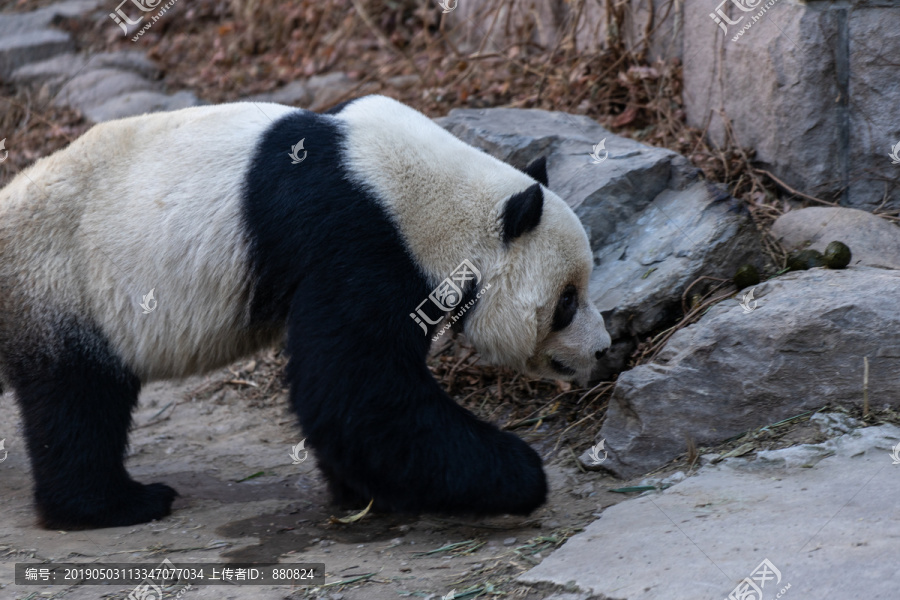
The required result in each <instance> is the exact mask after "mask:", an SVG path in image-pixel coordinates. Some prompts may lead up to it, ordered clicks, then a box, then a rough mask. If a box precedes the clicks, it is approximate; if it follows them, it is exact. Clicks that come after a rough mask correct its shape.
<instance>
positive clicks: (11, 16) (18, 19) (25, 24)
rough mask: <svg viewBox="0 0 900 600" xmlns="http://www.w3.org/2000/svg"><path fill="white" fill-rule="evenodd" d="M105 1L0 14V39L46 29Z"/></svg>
mask: <svg viewBox="0 0 900 600" xmlns="http://www.w3.org/2000/svg"><path fill="white" fill-rule="evenodd" d="M104 4H105V0H65V1H63V2H55V3H53V4H51V5H50V6H45V7H43V8H39V9H37V10H33V11H31V12H22V13H4V14H0V39H2V38H4V37H7V36H9V35H15V34H20V33H25V32H28V31H37V30H39V29H46V28H48V27H50V26H51V25H53V23H54V21H56V19H58V18H59V17H76V16H79V15H83V14H85V13H89V12H91V11H93V10H96V9H97V8H99V7H102V6H104Z"/></svg>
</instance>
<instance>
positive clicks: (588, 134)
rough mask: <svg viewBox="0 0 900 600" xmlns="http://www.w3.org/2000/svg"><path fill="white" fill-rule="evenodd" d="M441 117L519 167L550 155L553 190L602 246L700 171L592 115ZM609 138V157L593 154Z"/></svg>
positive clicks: (460, 113)
mask: <svg viewBox="0 0 900 600" xmlns="http://www.w3.org/2000/svg"><path fill="white" fill-rule="evenodd" d="M437 122H438V123H439V124H440V125H441V126H442V127H444V128H445V129H447V130H448V131H450V132H451V133H453V134H454V135H455V136H457V137H458V138H460V139H461V140H463V141H464V142H466V143H469V144H472V145H474V146H477V147H479V148H482V149H483V150H485V151H486V152H487V153H488V154H491V155H493V156H495V157H497V158H499V159H500V160H503V161H506V162H509V163H510V164H512V165H514V166H517V167H519V168H522V167H524V166H525V165H526V164H528V162H530V161H531V160H532V159H534V158H537V157H539V156H546V157H547V171H548V179H549V182H550V189H552V190H553V191H554V192H556V193H557V194H559V196H560V197H561V198H562V199H563V200H565V201H566V202H567V203H568V204H569V206H571V207H572V209H573V210H575V213H576V214H577V215H578V216H579V218H580V219H581V220H582V223H584V225H585V228H586V229H587V230H588V234H589V236H590V238H591V247H592V248H594V249H595V250H596V249H598V248H600V247H601V246H602V245H603V244H604V243H605V241H606V238H607V237H609V235H610V234H612V232H613V231H615V229H616V227H617V226H618V225H619V224H620V223H622V222H624V221H626V220H627V219H629V218H630V217H631V216H633V215H634V214H636V213H637V212H639V211H641V210H643V209H644V208H645V207H647V206H648V205H649V204H650V202H652V201H653V199H654V198H655V197H656V196H657V195H659V194H660V193H661V192H663V191H664V190H666V189H670V188H671V189H682V188H683V187H684V186H685V185H687V184H688V183H689V182H690V181H691V180H692V179H694V178H696V176H697V175H696V174H697V171H696V170H695V169H694V168H693V167H691V166H690V165H689V164H688V162H687V161H686V160H685V159H684V158H683V157H681V156H679V155H678V154H676V153H675V152H672V151H670V150H666V149H664V148H654V147H653V146H647V145H645V144H641V143H640V142H636V141H634V140H632V139H628V138H624V137H620V136H616V135H613V134H612V133H610V132H609V131H608V130H606V129H604V128H603V127H601V126H600V125H599V124H597V123H596V122H594V121H593V120H592V119H590V118H588V117H584V116H578V115H569V114H566V113H561V112H550V111H544V110H522V109H510V108H493V109H454V110H451V111H450V114H449V115H448V116H446V117H444V118H441V119H437ZM604 139H605V140H606V144H605V145H606V150H607V151H608V152H609V156H608V158H607V159H606V160H604V161H603V162H601V163H599V164H596V163H594V161H593V160H592V159H591V157H590V154H591V152H592V150H593V147H594V145H596V144H598V143H599V142H600V141H601V140H604Z"/></svg>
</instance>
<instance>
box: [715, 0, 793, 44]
mask: <svg viewBox="0 0 900 600" xmlns="http://www.w3.org/2000/svg"><path fill="white" fill-rule="evenodd" d="M729 2H731V3H732V4H734V5H735V6H736V7H738V9H740V10H741V11H743V12H745V13H749V12H752V11H755V10H757V9H759V11H758V12H757V13H756V14H754V15H742V16H741V17H739V18H738V19H736V20H734V21H732V20H731V19H730V18H728V15H727V14H725V9H724V8H723V6H725V5H726V4H727V3H729ZM776 2H778V0H766V1H765V4H763V0H722V2H720V3H719V5H718V6H717V7H716V10H715V12H711V13H709V16H710V17H711V18H712V20H713V21H715V22H716V24H717V25H718V26H719V27H720V28H721V29H722V31H724V32H725V33H726V34H728V25H737V24H738V23H740V22H741V21H743V20H744V16H749V17H750V20H749V21H747V22H746V23H744V25H743V26H742V27H741V29H740V31H738V32H737V33H736V34H735V36H734V37H733V38H731V41H732V42H736V41H737V40H738V38H740V37H741V36H742V35H744V33H746V31H747V30H748V29H750V28H751V27H753V25H754V24H755V23H758V22H759V21H760V20H761V19H762V17H763V15H764V14H766V11H767V10H769V9H770V8H772V7H773V6H775V3H776ZM726 24H727V25H726Z"/></svg>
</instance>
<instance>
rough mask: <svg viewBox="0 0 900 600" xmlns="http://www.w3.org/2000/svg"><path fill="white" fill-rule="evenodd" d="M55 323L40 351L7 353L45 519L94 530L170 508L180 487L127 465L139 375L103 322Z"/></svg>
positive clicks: (54, 525) (55, 525)
mask: <svg viewBox="0 0 900 600" xmlns="http://www.w3.org/2000/svg"><path fill="white" fill-rule="evenodd" d="M54 330H55V335H54V339H53V340H52V341H51V342H46V343H43V344H40V345H38V346H37V350H35V351H31V352H19V353H15V354H13V353H7V361H8V365H7V366H8V367H9V371H10V382H11V384H12V387H13V389H14V391H15V395H16V397H17V399H18V402H19V404H20V406H21V409H22V415H23V418H24V422H25V435H26V438H27V443H28V449H29V453H30V456H31V464H32V469H33V472H34V478H35V490H34V498H35V504H36V508H37V512H38V517H39V521H40V524H41V526H43V527H45V528H47V529H69V530H71V529H94V528H99V527H117V526H125V525H133V524H136V523H144V522H147V521H151V520H153V519H159V518H161V517H164V516H166V515H168V514H169V512H170V509H171V505H172V501H173V500H174V498H175V496H177V492H175V490H174V489H172V488H171V487H169V486H167V485H163V484H161V483H154V484H151V485H143V484H140V483H138V482H136V481H134V480H132V479H131V477H130V476H129V475H128V473H127V471H126V470H125V465H124V459H125V450H126V445H127V443H128V429H129V427H130V425H131V411H132V409H133V408H134V406H135V405H136V404H137V398H138V392H139V391H140V381H139V380H138V378H137V377H136V376H135V375H134V374H133V373H132V372H131V371H130V370H129V369H128V368H127V367H126V366H125V365H124V364H123V362H122V360H121V359H120V358H119V357H118V356H116V355H115V353H114V352H112V350H111V348H110V346H109V343H108V342H107V341H106V339H105V338H104V337H103V336H102V335H101V334H100V333H99V332H98V331H97V330H96V329H94V328H91V327H89V326H85V325H83V324H81V323H78V322H76V321H74V320H69V321H68V322H65V323H63V324H61V325H59V326H58V327H55V328H54Z"/></svg>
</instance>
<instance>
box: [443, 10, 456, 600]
mask: <svg viewBox="0 0 900 600" xmlns="http://www.w3.org/2000/svg"><path fill="white" fill-rule="evenodd" d="M444 12H446V11H444ZM455 598H456V590H450V593H449V594H447V595H446V596H441V600H454V599H455Z"/></svg>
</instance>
